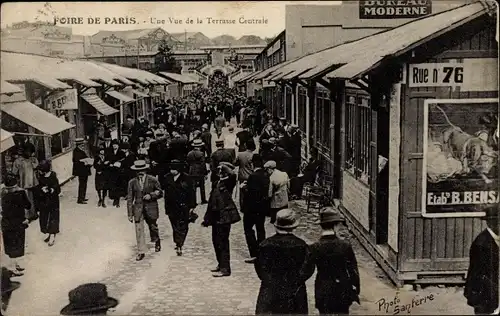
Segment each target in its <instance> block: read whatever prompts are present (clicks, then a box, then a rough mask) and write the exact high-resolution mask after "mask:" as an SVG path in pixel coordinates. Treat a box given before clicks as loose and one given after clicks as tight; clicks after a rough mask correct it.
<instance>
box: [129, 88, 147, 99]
mask: <svg viewBox="0 0 500 316" xmlns="http://www.w3.org/2000/svg"><path fill="white" fill-rule="evenodd" d="M132 92H133V93H134V94H137V95H138V96H140V97H143V98H147V97H149V94H147V93H144V92H141V91H139V90H135V89H132Z"/></svg>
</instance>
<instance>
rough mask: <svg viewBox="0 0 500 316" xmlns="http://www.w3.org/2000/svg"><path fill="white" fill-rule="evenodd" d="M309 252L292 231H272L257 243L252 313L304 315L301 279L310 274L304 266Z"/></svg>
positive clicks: (304, 303)
mask: <svg viewBox="0 0 500 316" xmlns="http://www.w3.org/2000/svg"><path fill="white" fill-rule="evenodd" d="M309 254H310V252H309V247H308V246H307V244H306V242H305V241H303V240H302V239H300V238H298V237H296V236H295V235H292V234H286V235H281V234H276V235H274V236H272V237H269V238H267V239H266V240H264V241H263V242H262V243H261V244H260V246H259V251H258V255H257V260H256V262H255V271H256V272H257V275H258V277H259V279H260V280H261V285H260V291H259V296H258V298H257V307H256V311H255V313H256V314H308V306H307V290H306V284H305V282H306V281H307V279H309V278H310V277H311V276H312V274H313V273H314V270H313V269H309V270H305V269H304V265H305V262H306V260H307V258H308V256H309Z"/></svg>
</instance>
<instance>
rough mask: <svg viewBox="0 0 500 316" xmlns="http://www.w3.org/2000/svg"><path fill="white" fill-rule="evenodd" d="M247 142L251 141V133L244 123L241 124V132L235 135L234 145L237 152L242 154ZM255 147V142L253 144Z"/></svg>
mask: <svg viewBox="0 0 500 316" xmlns="http://www.w3.org/2000/svg"><path fill="white" fill-rule="evenodd" d="M249 140H253V136H252V133H250V130H249V128H248V125H247V124H246V123H243V130H241V131H239V132H238V133H236V144H237V146H238V152H242V151H245V150H246V147H245V146H246V144H248V141H249ZM254 146H255V142H254Z"/></svg>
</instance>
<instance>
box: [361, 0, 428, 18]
mask: <svg viewBox="0 0 500 316" xmlns="http://www.w3.org/2000/svg"><path fill="white" fill-rule="evenodd" d="M431 13H432V4H431V0H366V1H360V2H359V18H360V19H408V18H418V17H422V16H426V15H428V14H431Z"/></svg>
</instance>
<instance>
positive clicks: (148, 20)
mask: <svg viewBox="0 0 500 316" xmlns="http://www.w3.org/2000/svg"><path fill="white" fill-rule="evenodd" d="M340 3H341V2H340V1H276V2H243V1H242V2H237V1H227V2H194V1H189V2H45V3H44V2H15V3H14V2H10V3H3V4H2V10H1V26H2V27H5V26H6V25H11V24H12V23H16V22H21V21H29V22H34V21H37V20H41V21H51V22H52V21H53V20H54V17H57V18H58V19H59V23H58V25H61V26H69V27H72V29H73V34H81V35H92V34H95V33H97V32H98V31H100V30H110V31H119V30H131V29H144V28H156V27H161V28H163V29H165V30H166V31H167V32H169V33H180V32H184V31H186V32H202V33H203V34H205V35H206V36H208V37H215V36H218V35H222V34H228V35H232V36H234V37H241V36H243V35H257V36H260V37H273V36H275V35H277V34H279V33H280V32H281V31H283V30H284V29H285V7H286V5H287V4H321V5H330V4H331V5H338V4H340ZM40 11H42V12H40ZM96 17H99V18H100V23H99V24H89V18H92V19H94V20H95V18H96ZM120 17H121V18H123V19H122V21H119V20H118V18H120ZM64 18H66V19H67V18H74V19H73V22H76V23H71V24H67V23H63V22H65V21H64ZM127 18H128V23H129V24H126V23H127ZM131 18H133V19H135V21H136V22H137V23H136V24H130V22H131ZM209 18H210V19H212V20H209ZM187 19H192V21H193V24H186V22H187ZM198 19H199V20H201V21H202V22H203V23H202V24H199V23H198ZM219 19H225V20H235V22H236V23H235V24H229V25H228V24H220V23H218V24H214V23H213V20H219ZM251 19H261V20H267V23H266V24H248V23H244V21H248V20H251ZM152 20H154V21H155V22H154V23H152V22H153V21H152ZM174 20H175V21H177V22H178V21H182V24H178V23H175V21H174ZM120 22H121V23H120ZM155 23H158V24H155Z"/></svg>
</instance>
